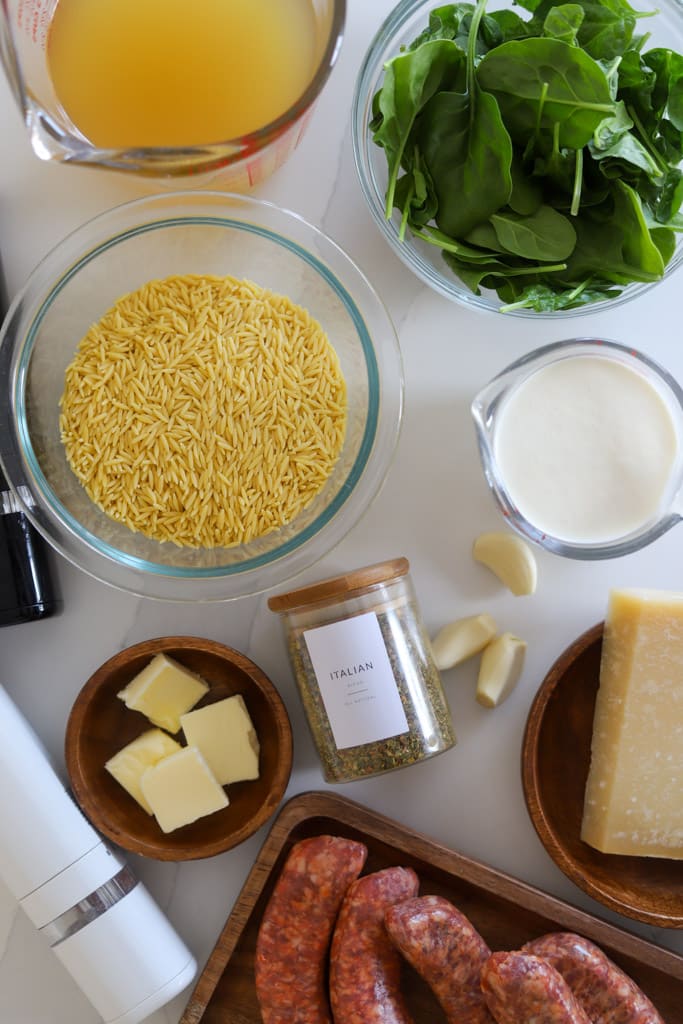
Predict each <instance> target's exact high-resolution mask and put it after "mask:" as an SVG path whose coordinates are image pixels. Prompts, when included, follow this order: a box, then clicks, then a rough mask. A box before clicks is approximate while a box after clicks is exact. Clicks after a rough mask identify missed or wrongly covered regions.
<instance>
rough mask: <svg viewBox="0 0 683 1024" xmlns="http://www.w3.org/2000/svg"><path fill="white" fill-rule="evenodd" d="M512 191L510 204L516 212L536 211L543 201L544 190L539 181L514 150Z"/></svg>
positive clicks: (511, 167) (511, 166)
mask: <svg viewBox="0 0 683 1024" xmlns="http://www.w3.org/2000/svg"><path fill="white" fill-rule="evenodd" d="M510 174H511V176H512V192H511V193H510V198H509V200H508V204H509V206H510V208H511V209H513V210H514V211H515V213H521V214H525V215H527V216H528V215H529V214H530V213H535V212H536V210H537V209H538V208H539V206H540V205H541V203H542V202H543V191H542V189H541V186H540V184H539V182H538V181H536V180H534V178H533V177H532V176H531V175H530V174H528V173H527V172H526V170H525V168H524V165H523V163H522V160H521V157H520V156H519V155H518V154H517V153H515V152H514V151H513V154H512V163H511V165H510Z"/></svg>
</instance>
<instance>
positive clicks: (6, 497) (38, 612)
mask: <svg viewBox="0 0 683 1024" xmlns="http://www.w3.org/2000/svg"><path fill="white" fill-rule="evenodd" d="M7 305H8V302H7V291H6V285H5V279H4V275H3V272H2V264H0V324H1V323H2V320H3V319H4V317H5V314H6V312H7ZM56 609H57V601H56V600H55V593H54V589H53V586H52V580H51V578H50V568H49V563H48V558H47V552H46V550H45V545H44V543H43V541H42V538H41V537H40V536H39V534H38V533H37V532H36V530H35V529H34V527H33V526H32V525H31V523H30V521H29V519H28V518H27V516H26V515H25V513H24V512H23V511H22V507H21V505H20V503H19V501H18V500H17V498H16V495H15V494H14V493H13V491H11V490H10V487H9V485H8V483H7V481H6V479H5V476H4V474H3V472H2V467H1V466H0V626H14V625H16V624H18V623H20V622H31V621H32V620H34V619H44V618H46V617H47V616H48V615H52V613H53V612H54V611H55V610H56Z"/></svg>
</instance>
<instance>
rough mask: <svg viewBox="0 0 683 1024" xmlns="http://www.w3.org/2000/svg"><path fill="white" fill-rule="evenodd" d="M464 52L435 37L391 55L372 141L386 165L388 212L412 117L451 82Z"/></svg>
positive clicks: (462, 61)
mask: <svg viewBox="0 0 683 1024" xmlns="http://www.w3.org/2000/svg"><path fill="white" fill-rule="evenodd" d="M464 61H465V54H464V52H463V51H462V50H461V49H460V48H459V47H458V46H456V44H455V43H453V42H452V41H451V40H448V39H437V40H434V41H433V42H427V43H425V44H424V45H423V46H420V47H419V48H418V49H417V50H412V51H410V52H408V53H404V54H401V55H400V56H399V57H395V58H394V59H393V60H392V61H390V62H389V64H388V65H387V67H386V70H385V73H384V82H383V85H382V89H381V92H380V93H379V99H378V100H377V103H376V113H375V118H374V123H375V128H374V135H373V138H374V141H375V142H376V143H377V145H378V146H382V147H383V148H384V151H385V153H386V157H387V164H388V167H389V184H388V186H387V199H386V209H387V216H390V215H391V210H392V209H393V206H394V190H395V188H396V182H397V180H398V175H399V171H400V168H401V160H402V158H403V153H404V151H405V148H406V145H407V143H408V139H409V137H410V133H411V131H412V128H413V124H414V123H415V118H416V117H417V115H418V114H419V112H420V110H421V109H422V108H423V107H424V105H425V104H426V103H427V101H428V100H429V99H430V98H431V97H432V96H433V95H434V93H436V92H437V90H438V89H440V88H443V87H444V84H445V86H446V88H448V87H449V86H450V85H452V83H453V82H454V81H455V79H456V76H457V71H458V69H459V68H460V67H462V66H463V65H464Z"/></svg>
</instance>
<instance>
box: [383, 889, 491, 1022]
mask: <svg viewBox="0 0 683 1024" xmlns="http://www.w3.org/2000/svg"><path fill="white" fill-rule="evenodd" d="M384 924H385V926H386V929H387V932H388V933H389V938H390V939H391V941H392V942H393V943H394V945H395V946H396V948H397V949H398V950H399V951H400V952H401V953H402V954H403V956H404V957H405V958H406V960H407V961H408V963H409V964H411V966H412V967H414V968H415V970H416V971H417V972H418V974H420V975H421V976H422V977H423V978H424V980H425V981H426V982H427V984H428V985H429V987H430V988H431V989H432V991H433V992H434V995H435V996H436V998H437V999H438V1000H439V1003H440V1004H441V1006H442V1008H443V1011H444V1013H445V1014H446V1017H447V1019H448V1024H493V1017H492V1016H491V1014H490V1013H489V1010H488V1007H487V1006H486V1000H485V999H484V995H483V993H482V991H481V987H480V984H479V978H480V975H481V969H482V967H483V965H484V963H485V962H486V960H488V958H489V956H490V955H491V950H490V949H489V947H488V946H487V945H486V943H485V942H484V940H483V939H482V937H481V935H480V934H479V932H478V931H477V930H476V928H475V927H474V925H473V924H472V922H471V921H469V920H468V918H467V917H465V915H464V914H462V913H461V912H460V911H459V910H458V909H457V908H456V907H454V906H453V904H452V903H449V901H448V900H446V899H444V898H443V897H442V896H415V897H414V899H411V900H405V901H404V902H403V903H396V904H395V905H394V906H393V907H390V908H389V909H388V910H387V912H386V914H385V915H384Z"/></svg>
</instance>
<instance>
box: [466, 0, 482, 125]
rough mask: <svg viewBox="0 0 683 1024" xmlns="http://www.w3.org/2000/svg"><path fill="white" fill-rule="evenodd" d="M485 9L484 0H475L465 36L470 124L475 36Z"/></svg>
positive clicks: (472, 115) (472, 107)
mask: <svg viewBox="0 0 683 1024" xmlns="http://www.w3.org/2000/svg"><path fill="white" fill-rule="evenodd" d="M485 10H486V0H477V6H476V7H475V9H474V14H473V15H472V21H471V22H470V31H469V34H468V36H467V95H468V96H469V97H470V104H471V106H470V124H471V123H472V120H473V119H474V104H473V100H474V89H475V85H476V82H475V79H474V58H475V57H476V53H477V36H478V35H479V26H480V24H481V19H482V18H483V17H484V11H485Z"/></svg>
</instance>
